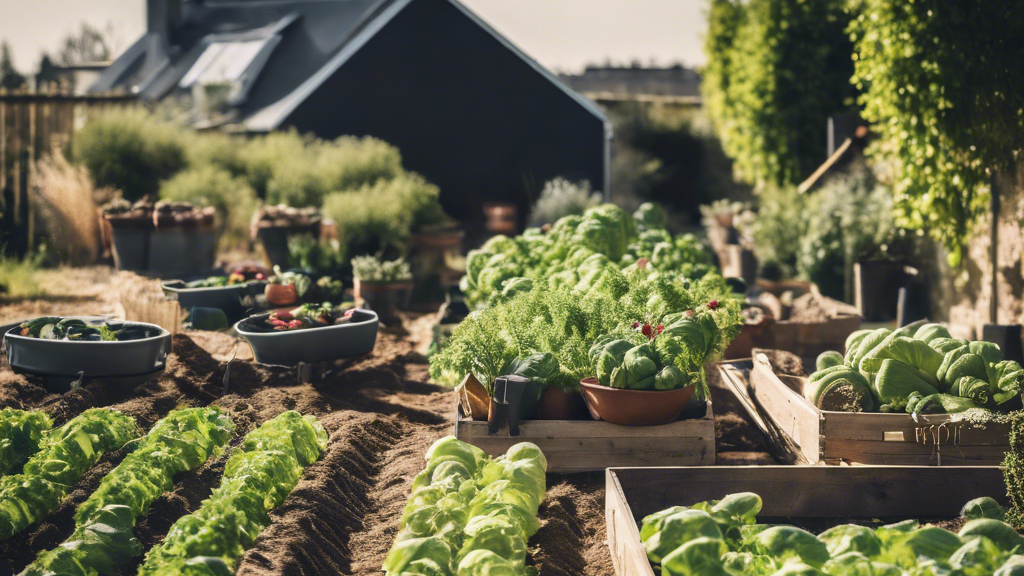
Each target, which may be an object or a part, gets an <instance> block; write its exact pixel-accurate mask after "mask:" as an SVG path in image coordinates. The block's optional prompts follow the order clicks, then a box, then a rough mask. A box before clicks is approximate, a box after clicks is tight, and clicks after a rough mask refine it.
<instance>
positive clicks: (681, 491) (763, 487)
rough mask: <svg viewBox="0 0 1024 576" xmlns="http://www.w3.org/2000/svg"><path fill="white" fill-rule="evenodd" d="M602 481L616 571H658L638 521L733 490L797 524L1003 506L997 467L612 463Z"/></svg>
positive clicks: (637, 574)
mask: <svg viewBox="0 0 1024 576" xmlns="http://www.w3.org/2000/svg"><path fill="white" fill-rule="evenodd" d="M605 482H606V486H605V517H606V520H607V524H608V547H609V548H610V549H611V555H612V563H613V564H614V565H615V572H616V574H618V575H619V576H654V575H655V572H654V569H653V568H652V567H651V564H650V562H649V561H648V560H647V553H646V552H645V551H644V547H643V544H642V543H641V542H640V522H641V521H642V520H643V519H644V517H645V516H647V515H648V514H653V513H654V512H658V511H660V510H664V509H665V508H668V507H670V506H689V505H692V504H696V503H697V502H703V501H706V500H718V499H721V498H722V497H724V496H726V495H728V494H733V493H736V492H754V493H756V494H758V495H759V496H761V499H762V500H763V502H764V507H763V509H762V510H761V513H760V514H759V515H758V518H759V521H761V522H762V523H764V522H765V521H766V520H767V521H769V522H770V521H771V520H772V519H775V520H778V521H781V522H784V523H796V524H799V523H800V519H807V520H808V521H810V520H815V522H814V524H815V525H818V524H829V525H836V524H843V523H845V522H847V521H849V520H850V519H872V520H878V521H882V522H885V523H888V521H887V519H891V520H892V521H893V522H895V521H897V520H904V519H906V518H916V519H919V520H925V521H927V520H929V519H931V520H939V519H946V518H953V517H956V516H958V515H959V513H960V508H961V506H963V505H964V503H966V502H967V501H968V500H971V499H973V498H977V497H980V496H991V497H992V498H995V499H996V500H997V501H999V502H1000V503H1002V504H1006V496H1005V494H1006V485H1005V484H1004V483H1003V474H1002V470H1000V469H999V468H998V467H995V466H986V467H976V466H975V467H969V466H967V467H965V466H955V467H944V468H936V467H934V466H709V467H671V468H609V469H608V470H607V471H606V472H605ZM951 494H955V495H956V497H955V498H952V497H950V495H951ZM831 519H834V520H835V521H834V523H833V522H831ZM826 528H827V526H826ZM824 529H825V528H822V530H824Z"/></svg>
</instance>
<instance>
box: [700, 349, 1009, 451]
mask: <svg viewBox="0 0 1024 576" xmlns="http://www.w3.org/2000/svg"><path fill="white" fill-rule="evenodd" d="M741 366H742V364H741V363H732V362H724V363H721V364H719V370H720V371H721V373H722V377H723V380H724V381H725V382H726V383H727V385H728V386H729V387H730V388H731V389H732V391H733V392H734V393H735V394H736V396H737V397H738V398H739V400H740V402H741V403H742V404H743V405H744V407H745V408H746V409H747V412H748V413H750V415H751V417H752V418H753V419H754V421H755V422H756V423H757V424H758V425H759V426H761V427H762V431H763V432H765V433H766V434H767V435H768V436H769V437H770V438H771V437H774V438H775V439H776V440H781V441H782V442H783V443H785V444H788V445H789V447H790V448H791V449H792V451H793V452H794V456H795V459H796V461H797V462H800V463H806V464H817V463H819V462H824V463H827V464H835V463H840V462H850V463H858V464H899V465H913V466H936V465H937V466H943V465H956V466H998V465H1000V464H1002V462H1003V458H1004V456H1005V453H1006V451H1007V450H1008V449H1009V433H1010V427H1009V424H999V423H986V424H984V425H980V426H979V425H976V424H971V423H969V422H953V421H952V418H951V416H949V415H946V414H928V415H921V416H918V418H917V421H915V420H914V418H913V417H912V416H910V415H909V414H881V413H852V412H832V411H828V410H819V409H818V408H817V407H815V406H814V405H813V404H811V403H810V402H808V401H807V399H806V398H804V397H803V393H802V392H803V386H804V383H805V382H806V381H807V379H806V378H800V377H795V376H785V375H779V374H776V373H775V371H774V370H773V369H772V366H771V363H770V362H769V361H768V358H767V357H766V356H765V355H763V354H760V355H758V356H757V357H756V358H754V359H753V364H752V366H750V361H749V360H748V361H747V365H746V366H745V367H749V381H748V378H747V377H745V375H744V373H743V372H744V370H743V369H742V367H741Z"/></svg>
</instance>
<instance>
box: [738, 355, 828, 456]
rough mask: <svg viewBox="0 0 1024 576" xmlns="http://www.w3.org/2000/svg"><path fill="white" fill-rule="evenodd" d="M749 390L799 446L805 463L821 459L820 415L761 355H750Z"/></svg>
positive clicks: (780, 427)
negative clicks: (754, 356)
mask: <svg viewBox="0 0 1024 576" xmlns="http://www.w3.org/2000/svg"><path fill="white" fill-rule="evenodd" d="M750 390H751V394H752V396H753V398H754V400H756V401H757V403H758V404H760V406H761V407H762V408H763V409H764V412H765V414H767V415H768V417H769V418H770V419H771V421H772V422H773V423H774V424H775V425H776V426H777V427H778V428H779V429H780V430H781V431H782V432H783V433H784V434H785V435H786V436H788V437H789V438H790V439H791V440H792V442H793V444H794V445H795V446H796V447H797V448H798V449H799V451H800V454H801V456H803V458H804V460H806V462H807V463H808V464H816V463H817V462H818V461H819V460H820V459H821V448H820V445H821V416H820V412H819V411H818V409H817V408H815V407H814V406H813V405H811V403H810V402H808V401H807V399H805V398H804V397H803V396H801V395H799V394H797V393H796V392H795V391H793V389H791V388H790V387H788V386H786V385H785V384H783V383H782V381H781V380H779V378H778V376H776V375H775V372H774V371H773V370H772V366H771V363H769V361H768V358H767V357H766V356H765V355H764V354H759V355H758V356H757V357H756V358H754V367H753V369H751V371H750Z"/></svg>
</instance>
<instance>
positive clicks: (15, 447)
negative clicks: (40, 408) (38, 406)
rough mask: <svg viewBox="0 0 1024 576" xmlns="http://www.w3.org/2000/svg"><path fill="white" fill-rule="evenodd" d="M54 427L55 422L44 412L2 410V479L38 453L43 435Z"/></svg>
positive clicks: (0, 456) (0, 437) (0, 419)
mask: <svg viewBox="0 0 1024 576" xmlns="http://www.w3.org/2000/svg"><path fill="white" fill-rule="evenodd" d="M52 427H53V421H52V420H50V417H49V416H47V415H46V414H44V413H42V412H37V411H35V410H33V411H30V412H27V411H24V410H16V409H14V408H4V409H2V410H0V477H2V476H6V475H7V474H10V473H11V472H14V471H15V470H17V469H18V468H19V467H20V466H21V465H22V464H24V463H25V461H26V460H28V459H29V457H30V456H32V455H33V454H35V453H36V452H38V451H39V448H40V446H41V444H42V440H43V435H44V434H45V433H46V432H48V431H49V430H50V428H52Z"/></svg>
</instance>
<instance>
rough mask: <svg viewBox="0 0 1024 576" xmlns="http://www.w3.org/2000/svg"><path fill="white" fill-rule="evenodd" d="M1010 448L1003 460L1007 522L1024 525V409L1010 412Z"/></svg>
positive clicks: (1018, 525) (1019, 525)
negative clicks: (1008, 505)
mask: <svg viewBox="0 0 1024 576" xmlns="http://www.w3.org/2000/svg"><path fill="white" fill-rule="evenodd" d="M1009 442H1010V448H1009V450H1007V451H1006V458H1005V459H1004V460H1003V479H1004V480H1005V481H1006V496H1007V498H1008V499H1009V500H1010V509H1009V510H1008V511H1007V514H1006V517H1007V522H1009V523H1010V524H1012V525H1014V526H1016V527H1018V528H1019V527H1022V526H1024V411H1020V410H1018V411H1016V412H1013V413H1011V414H1010V438H1009Z"/></svg>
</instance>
